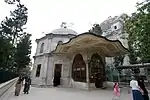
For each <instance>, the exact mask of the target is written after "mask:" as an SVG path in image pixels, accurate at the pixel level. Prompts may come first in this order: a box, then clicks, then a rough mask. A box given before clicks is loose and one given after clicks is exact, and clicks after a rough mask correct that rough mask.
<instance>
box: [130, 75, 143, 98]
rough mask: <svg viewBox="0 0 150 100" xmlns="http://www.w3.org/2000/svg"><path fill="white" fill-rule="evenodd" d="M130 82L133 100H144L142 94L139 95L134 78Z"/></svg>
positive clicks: (138, 88)
mask: <svg viewBox="0 0 150 100" xmlns="http://www.w3.org/2000/svg"><path fill="white" fill-rule="evenodd" d="M131 79H132V80H131V81H130V87H131V88H132V96H133V100H144V98H143V96H142V93H141V91H140V90H141V88H140V86H139V85H138V81H137V80H136V79H135V77H131Z"/></svg>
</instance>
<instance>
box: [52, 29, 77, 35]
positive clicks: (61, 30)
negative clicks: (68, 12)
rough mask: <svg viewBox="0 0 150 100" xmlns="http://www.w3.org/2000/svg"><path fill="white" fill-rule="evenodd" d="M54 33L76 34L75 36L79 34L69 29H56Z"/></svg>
mask: <svg viewBox="0 0 150 100" xmlns="http://www.w3.org/2000/svg"><path fill="white" fill-rule="evenodd" d="M52 33H53V34H74V35H76V34H77V32H75V31H74V30H71V29H67V28H59V29H55V30H53V31H52Z"/></svg>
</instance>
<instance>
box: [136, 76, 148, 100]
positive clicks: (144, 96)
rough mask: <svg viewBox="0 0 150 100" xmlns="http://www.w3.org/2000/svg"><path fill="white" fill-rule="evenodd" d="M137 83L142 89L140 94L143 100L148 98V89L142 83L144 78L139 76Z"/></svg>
mask: <svg viewBox="0 0 150 100" xmlns="http://www.w3.org/2000/svg"><path fill="white" fill-rule="evenodd" d="M138 85H139V86H140V88H141V90H142V96H143V98H144V100H149V96H148V91H147V89H146V87H145V85H144V79H143V78H142V77H139V79H138Z"/></svg>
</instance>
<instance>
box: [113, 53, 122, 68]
mask: <svg viewBox="0 0 150 100" xmlns="http://www.w3.org/2000/svg"><path fill="white" fill-rule="evenodd" d="M123 59H124V55H121V56H116V57H114V66H115V67H119V66H120V65H122V64H123Z"/></svg>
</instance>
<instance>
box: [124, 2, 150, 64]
mask: <svg viewBox="0 0 150 100" xmlns="http://www.w3.org/2000/svg"><path fill="white" fill-rule="evenodd" d="M125 31H126V32H127V33H128V44H129V51H130V53H129V58H130V63H138V62H137V57H139V58H141V62H150V0H148V1H145V2H142V3H138V4H137V11H136V12H135V13H133V14H132V16H128V17H127V18H126V21H125Z"/></svg>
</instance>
